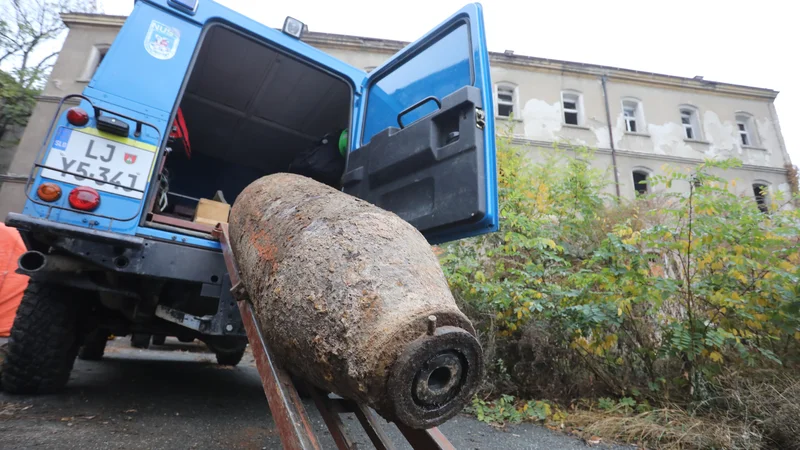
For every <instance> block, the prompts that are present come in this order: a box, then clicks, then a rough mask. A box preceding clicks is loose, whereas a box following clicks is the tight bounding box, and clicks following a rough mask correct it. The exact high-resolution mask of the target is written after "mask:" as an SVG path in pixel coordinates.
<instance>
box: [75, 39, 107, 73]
mask: <svg viewBox="0 0 800 450" xmlns="http://www.w3.org/2000/svg"><path fill="white" fill-rule="evenodd" d="M109 47H110V46H109V45H106V44H97V45H94V46H92V49H91V50H90V51H89V58H88V59H87V60H86V66H85V67H84V68H83V73H81V76H80V78H78V81H84V82H89V81H90V80H91V79H92V77H93V76H94V74H95V72H97V69H98V68H99V67H100V63H101V62H103V59H104V58H105V57H106V53H108V48H109Z"/></svg>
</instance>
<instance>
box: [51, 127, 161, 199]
mask: <svg viewBox="0 0 800 450" xmlns="http://www.w3.org/2000/svg"><path fill="white" fill-rule="evenodd" d="M131 142H137V141H131ZM137 144H138V142H137ZM140 145H141V147H152V149H145V148H140V147H135V146H133V145H128V144H123V143H122V142H119V141H115V140H111V139H106V138H103V137H100V136H95V135H93V134H89V133H84V132H81V131H78V130H73V129H70V128H59V129H58V132H56V138H55V140H54V141H53V147H52V148H51V149H50V153H49V154H48V155H47V159H46V160H45V164H44V165H45V166H47V167H52V168H55V169H58V170H63V171H65V172H69V173H63V172H59V171H58V170H52V169H44V170H42V177H44V178H50V179H53V180H60V181H65V182H67V183H74V184H77V185H80V186H91V187H93V188H95V189H97V190H98V191H105V192H113V193H115V194H119V195H124V196H125V197H132V198H136V199H141V198H142V195H143V194H142V192H137V191H135V190H134V189H138V190H139V191H144V189H145V187H146V186H147V182H148V181H149V179H150V172H151V170H152V165H153V158H154V157H155V147H153V146H148V145H147V144H144V143H141V144H140ZM87 177H88V178H87ZM90 178H94V180H91V179H90Z"/></svg>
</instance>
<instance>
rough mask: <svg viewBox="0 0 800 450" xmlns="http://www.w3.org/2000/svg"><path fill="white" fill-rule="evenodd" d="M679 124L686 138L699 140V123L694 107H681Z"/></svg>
mask: <svg viewBox="0 0 800 450" xmlns="http://www.w3.org/2000/svg"><path fill="white" fill-rule="evenodd" d="M681 125H683V135H684V137H685V138H686V139H693V140H700V124H699V122H698V121H697V111H696V110H695V109H693V108H681Z"/></svg>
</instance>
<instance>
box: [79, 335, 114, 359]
mask: <svg viewBox="0 0 800 450" xmlns="http://www.w3.org/2000/svg"><path fill="white" fill-rule="evenodd" d="M108 336H109V335H108V331H106V330H94V331H92V332H91V333H89V334H88V335H87V336H86V339H85V340H84V342H83V347H81V349H80V351H79V352H78V358H80V359H83V360H85V361H100V360H101V359H103V354H104V353H105V352H106V343H107V342H108Z"/></svg>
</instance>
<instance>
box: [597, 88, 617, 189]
mask: <svg viewBox="0 0 800 450" xmlns="http://www.w3.org/2000/svg"><path fill="white" fill-rule="evenodd" d="M600 81H601V82H602V84H603V101H604V102H605V104H606V123H607V124H608V143H609V144H610V145H611V165H612V166H613V168H614V188H615V189H616V191H617V202H619V199H620V196H621V194H620V192H619V173H618V172H617V150H616V149H615V148H614V133H613V132H612V131H611V112H610V110H609V108H608V90H606V75H605V74H603V76H602V77H600Z"/></svg>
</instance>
